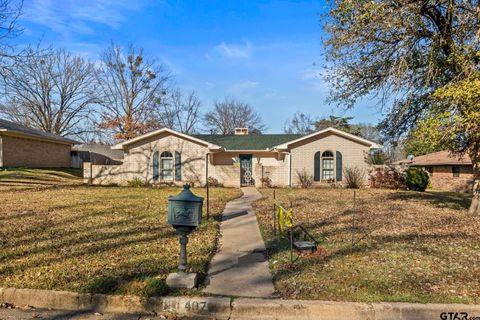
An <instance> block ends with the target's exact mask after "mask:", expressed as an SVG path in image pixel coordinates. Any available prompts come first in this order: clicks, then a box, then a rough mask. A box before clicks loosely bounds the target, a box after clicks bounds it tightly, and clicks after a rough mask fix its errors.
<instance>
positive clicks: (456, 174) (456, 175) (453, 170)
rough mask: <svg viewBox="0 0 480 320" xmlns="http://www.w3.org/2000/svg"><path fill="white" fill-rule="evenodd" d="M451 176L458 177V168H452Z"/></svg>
mask: <svg viewBox="0 0 480 320" xmlns="http://www.w3.org/2000/svg"><path fill="white" fill-rule="evenodd" d="M452 174H453V176H454V177H460V167H459V166H453V167H452Z"/></svg>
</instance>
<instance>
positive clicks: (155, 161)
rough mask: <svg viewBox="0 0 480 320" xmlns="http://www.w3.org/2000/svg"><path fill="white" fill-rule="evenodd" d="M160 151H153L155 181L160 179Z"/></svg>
mask: <svg viewBox="0 0 480 320" xmlns="http://www.w3.org/2000/svg"><path fill="white" fill-rule="evenodd" d="M158 158H159V157H158V151H156V152H154V153H153V181H158V177H159V174H158Z"/></svg>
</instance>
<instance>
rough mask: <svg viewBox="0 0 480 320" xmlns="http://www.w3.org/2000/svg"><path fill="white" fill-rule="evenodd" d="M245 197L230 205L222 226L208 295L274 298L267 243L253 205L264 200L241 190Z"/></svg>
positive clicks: (227, 207) (228, 204)
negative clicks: (266, 248)
mask: <svg viewBox="0 0 480 320" xmlns="http://www.w3.org/2000/svg"><path fill="white" fill-rule="evenodd" d="M242 192H243V196H242V197H240V198H238V199H235V200H233V201H230V202H229V203H227V205H226V207H225V210H224V212H223V219H222V222H221V224H220V232H221V235H222V237H221V239H220V249H219V251H218V252H217V254H215V256H214V257H213V259H212V262H211V264H210V270H209V271H208V276H207V287H206V288H205V290H204V291H205V292H208V293H212V294H218V295H224V296H237V297H261V298H268V297H271V296H272V295H273V293H274V291H275V289H274V287H273V282H272V274H271V273H270V269H269V268H268V262H267V260H266V258H265V255H264V252H265V243H264V242H263V239H262V236H261V234H260V230H259V228H258V223H257V218H256V216H255V213H254V212H253V210H252V207H251V203H252V202H253V201H255V200H258V199H260V198H261V197H262V195H261V194H260V192H258V190H257V189H255V188H253V187H251V188H242Z"/></svg>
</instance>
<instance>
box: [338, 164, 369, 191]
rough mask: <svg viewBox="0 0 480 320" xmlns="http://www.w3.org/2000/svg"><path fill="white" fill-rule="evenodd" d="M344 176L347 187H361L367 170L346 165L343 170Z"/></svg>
mask: <svg viewBox="0 0 480 320" xmlns="http://www.w3.org/2000/svg"><path fill="white" fill-rule="evenodd" d="M343 177H344V178H345V183H346V185H347V188H350V189H359V188H360V187H361V186H362V185H363V182H364V180H365V171H363V170H362V169H361V168H359V167H356V166H355V167H346V168H345V169H344V170H343Z"/></svg>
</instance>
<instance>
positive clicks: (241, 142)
mask: <svg viewBox="0 0 480 320" xmlns="http://www.w3.org/2000/svg"><path fill="white" fill-rule="evenodd" d="M194 137H195V138H198V139H201V140H204V141H207V142H210V143H212V144H216V145H217V146H221V147H223V148H225V149H226V150H266V149H270V148H272V147H274V146H277V145H279V144H283V143H285V142H288V141H292V140H295V139H298V138H300V137H302V135H301V134H247V135H217V134H199V135H194Z"/></svg>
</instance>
